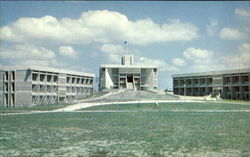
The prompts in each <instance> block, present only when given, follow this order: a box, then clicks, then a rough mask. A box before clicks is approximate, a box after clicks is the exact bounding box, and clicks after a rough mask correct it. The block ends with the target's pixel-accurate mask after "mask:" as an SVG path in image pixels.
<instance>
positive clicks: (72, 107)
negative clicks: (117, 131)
mask: <svg viewBox="0 0 250 157" xmlns="http://www.w3.org/2000/svg"><path fill="white" fill-rule="evenodd" d="M156 102H158V103H165V102H204V101H195V100H185V101H183V100H140V101H138V100H137V101H124V102H94V103H78V104H75V105H70V106H66V107H64V108H61V109H57V110H54V111H75V110H79V109H82V108H87V107H92V106H101V105H112V104H137V103H156Z"/></svg>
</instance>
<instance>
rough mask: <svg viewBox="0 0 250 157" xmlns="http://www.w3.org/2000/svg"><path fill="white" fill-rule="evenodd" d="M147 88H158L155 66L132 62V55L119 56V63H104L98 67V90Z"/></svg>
mask: <svg viewBox="0 0 250 157" xmlns="http://www.w3.org/2000/svg"><path fill="white" fill-rule="evenodd" d="M125 88H126V89H133V90H147V89H157V88H158V72H157V67H155V66H152V65H137V64H133V56H132V55H125V56H122V57H121V64H104V65H101V66H100V69H99V90H103V89H125Z"/></svg>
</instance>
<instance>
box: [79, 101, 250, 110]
mask: <svg viewBox="0 0 250 157" xmlns="http://www.w3.org/2000/svg"><path fill="white" fill-rule="evenodd" d="M81 110H139V111H140V110H142V111H143V110H159V111H169V110H250V105H246V104H231V103H230V104H227V103H214V102H204V103H200V102H197V103H183V102H180V103H171V102H170V103H159V104H158V106H156V104H155V103H143V104H118V105H117V104H112V105H101V106H93V107H89V108H84V109H81Z"/></svg>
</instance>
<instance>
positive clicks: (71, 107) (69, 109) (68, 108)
mask: <svg viewBox="0 0 250 157" xmlns="http://www.w3.org/2000/svg"><path fill="white" fill-rule="evenodd" d="M156 102H158V103H167V102H180V103H183V102H202V103H209V102H215V101H202V100H140V101H138V100H137V101H126V102H91V103H90V102H82V103H78V104H74V105H69V106H66V107H64V108H60V109H56V110H52V111H25V112H20V113H2V114H0V116H2V115H18V114H39V113H53V112H158V111H162V110H157V109H156V110H149V111H143V110H96V111H87V110H85V111H77V110H80V109H83V108H88V107H92V106H101V105H112V104H137V103H156ZM217 103H218V102H217ZM221 103H228V102H221ZM232 104H233V103H232ZM166 111H167V110H166ZM168 111H169V112H250V110H168Z"/></svg>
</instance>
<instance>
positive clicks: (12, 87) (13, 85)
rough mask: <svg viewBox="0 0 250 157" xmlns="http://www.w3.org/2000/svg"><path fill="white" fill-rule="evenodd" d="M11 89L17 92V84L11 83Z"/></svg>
mask: <svg viewBox="0 0 250 157" xmlns="http://www.w3.org/2000/svg"><path fill="white" fill-rule="evenodd" d="M11 89H12V91H15V83H14V82H12V83H11Z"/></svg>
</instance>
